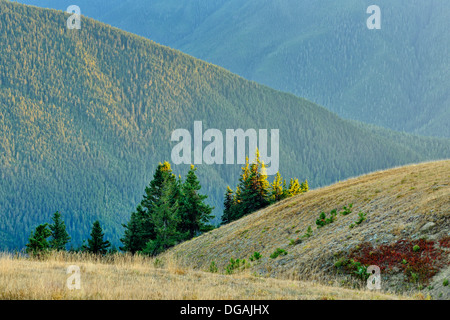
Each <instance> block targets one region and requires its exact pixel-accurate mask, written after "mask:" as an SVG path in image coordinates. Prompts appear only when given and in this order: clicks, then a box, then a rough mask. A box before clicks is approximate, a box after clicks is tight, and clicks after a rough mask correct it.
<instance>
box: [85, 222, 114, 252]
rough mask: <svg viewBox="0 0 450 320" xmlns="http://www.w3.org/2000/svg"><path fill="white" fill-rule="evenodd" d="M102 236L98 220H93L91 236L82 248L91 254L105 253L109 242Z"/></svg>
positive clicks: (109, 244)
mask: <svg viewBox="0 0 450 320" xmlns="http://www.w3.org/2000/svg"><path fill="white" fill-rule="evenodd" d="M104 236H105V234H104V233H103V230H102V227H101V225H100V221H98V220H97V221H95V222H94V223H93V225H92V231H91V238H90V239H88V244H87V246H84V248H83V250H84V251H87V252H90V253H93V254H102V255H103V254H105V253H107V252H108V248H109V247H110V246H111V243H110V242H109V241H107V240H104Z"/></svg>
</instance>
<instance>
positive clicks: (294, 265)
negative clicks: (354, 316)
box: [170, 160, 450, 299]
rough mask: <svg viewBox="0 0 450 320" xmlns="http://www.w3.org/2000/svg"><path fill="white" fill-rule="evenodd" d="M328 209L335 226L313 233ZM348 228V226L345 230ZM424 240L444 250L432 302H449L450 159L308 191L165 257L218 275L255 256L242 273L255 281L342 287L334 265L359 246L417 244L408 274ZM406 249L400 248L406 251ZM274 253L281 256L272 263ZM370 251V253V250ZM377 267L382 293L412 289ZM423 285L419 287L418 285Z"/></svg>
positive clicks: (401, 280) (392, 273)
mask: <svg viewBox="0 0 450 320" xmlns="http://www.w3.org/2000/svg"><path fill="white" fill-rule="evenodd" d="M349 204H353V207H352V213H350V214H348V215H345V216H344V215H341V214H339V212H340V211H342V208H343V206H347V207H348V206H349ZM333 209H337V212H338V215H337V216H336V219H335V221H334V222H333V223H331V224H328V225H325V226H323V227H321V228H317V226H316V220H317V219H318V218H319V215H320V213H321V212H322V211H323V212H325V213H327V217H328V213H329V212H330V211H331V210H333ZM360 211H361V212H364V213H367V216H366V220H365V221H363V222H362V223H360V224H359V225H357V224H355V221H357V220H358V213H359V212H360ZM351 224H355V226H354V227H353V228H350V227H349V226H350V225H351ZM308 226H311V227H312V235H311V236H310V237H309V238H308V237H302V236H303V235H304V234H305V233H306V231H307V228H308ZM419 239H422V240H419ZM423 239H428V240H427V241H430V243H429V244H431V241H434V242H435V243H434V246H435V247H436V248H437V247H439V250H443V252H441V254H442V255H441V259H440V261H439V263H440V264H439V268H438V269H439V270H440V272H438V273H437V274H436V275H435V276H434V278H432V279H431V280H430V282H429V283H431V284H434V286H435V288H434V289H435V290H441V291H439V292H434V294H435V297H438V296H439V295H440V293H441V292H443V295H440V296H441V297H442V296H444V297H446V298H447V299H448V298H450V295H449V293H450V292H449V291H450V290H449V289H448V286H447V287H443V286H442V283H443V281H442V279H444V278H447V279H448V278H449V276H450V269H449V267H448V266H449V259H448V253H449V244H450V243H449V239H450V161H449V160H446V161H439V162H430V163H423V164H417V165H410V166H406V167H399V168H395V169H390V170H387V171H379V172H375V173H371V174H368V175H364V176H361V177H357V178H352V179H349V180H347V181H343V182H339V183H336V184H333V185H331V186H328V187H324V188H320V189H316V190H312V191H310V192H308V193H305V194H302V195H299V196H295V197H293V198H290V199H287V200H284V201H282V202H280V203H278V204H275V205H272V206H270V207H268V208H266V209H263V210H260V211H258V212H255V213H253V214H251V215H249V216H246V217H244V218H242V219H240V220H237V221H235V222H232V223H230V224H228V225H225V226H222V227H221V228H219V229H216V230H213V231H211V232H209V233H207V234H203V235H201V236H199V237H198V238H195V239H193V240H191V241H188V242H185V243H182V244H180V245H178V246H176V247H175V248H173V249H172V250H170V253H171V254H174V255H175V256H177V257H179V259H181V260H182V261H184V263H186V264H188V265H190V266H192V267H195V268H199V269H203V270H208V269H209V268H210V265H211V262H212V261H214V263H215V265H216V266H217V268H218V270H220V271H222V272H223V270H224V268H225V267H226V266H227V265H229V262H230V259H231V258H233V259H241V260H242V259H246V260H247V262H248V261H249V257H250V256H251V255H252V254H254V252H259V253H260V254H261V255H262V257H261V258H260V259H259V260H257V261H254V262H251V263H250V265H251V266H249V268H250V269H251V271H254V272H255V274H259V275H263V276H271V277H277V278H278V277H279V278H304V279H309V280H311V279H322V280H327V281H333V282H335V283H339V284H341V283H342V282H341V280H343V279H346V276H348V274H346V273H345V272H343V273H341V274H338V273H337V271H338V268H337V267H336V266H337V264H336V263H337V262H339V261H341V262H342V261H343V260H342V258H343V257H346V256H348V255H349V254H352V253H353V256H354V257H358V254H359V251H358V250H362V247H363V243H365V242H368V243H371V244H372V245H373V246H374V247H376V246H378V245H386V246H389V245H392V244H393V243H396V242H397V241H398V240H411V241H419V242H418V243H420V246H421V248H420V250H419V251H417V252H410V256H407V257H405V260H407V261H406V263H405V264H404V265H405V266H409V264H411V267H414V266H413V265H412V263H413V261H414V257H416V258H417V257H419V255H427V254H429V252H428V251H427V252H424V251H421V250H424V248H425V247H424V245H423V244H422V242H420V241H423ZM439 241H440V244H439V243H438V242H439ZM413 245H414V244H412V245H411V248H406V249H407V250H409V249H412V246H413ZM277 248H280V249H283V250H285V251H286V252H287V254H286V255H283V254H281V255H280V256H279V257H277V258H271V257H270V255H271V254H273V253H274V252H275V251H276V249H277ZM403 249H405V248H403ZM392 250H394V249H392ZM373 252H375V253H376V252H377V251H376V250H375V249H373V250H372V254H373ZM392 252H393V251H392ZM430 252H431V251H430ZM416 254H417V255H418V256H415V255H416ZM430 256H432V255H430ZM389 257H390V253H386V252H385V254H384V256H383V257H381V258H382V259H381V260H383V259H386V260H387V259H390V258H389ZM381 260H380V261H379V262H380V263H381V262H382V261H381ZM383 263H384V262H383ZM374 264H375V263H374ZM384 266H385V265H381V264H380V268H382V270H381V274H382V277H383V278H382V279H383V281H385V283H383V289H385V290H404V289H405V288H407V287H408V284H409V285H410V286H411V287H413V288H417V285H416V286H414V284H411V281H406V284H405V283H404V282H405V281H404V280H405V279H403V276H405V277H406V279H407V280H408V279H409V276H410V274H406V275H402V276H401V277H400V278H399V276H398V275H397V276H396V275H395V273H396V272H395V271H396V270H388V269H387V268H386V269H384V268H383V267H384ZM411 270H412V269H411ZM397 271H399V270H397ZM388 275H389V276H388ZM385 276H386V277H385ZM347 280H348V279H347ZM409 280H410V279H409ZM344 281H345V280H344ZM425 283H427V282H426V281H424V283H421V285H423V286H425ZM444 294H445V295H446V296H445V295H444Z"/></svg>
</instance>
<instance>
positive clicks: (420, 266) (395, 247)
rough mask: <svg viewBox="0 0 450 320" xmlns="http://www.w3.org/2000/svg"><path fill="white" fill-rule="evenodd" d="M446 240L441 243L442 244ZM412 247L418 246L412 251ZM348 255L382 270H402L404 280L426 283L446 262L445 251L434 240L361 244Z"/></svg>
mask: <svg viewBox="0 0 450 320" xmlns="http://www.w3.org/2000/svg"><path fill="white" fill-rule="evenodd" d="M446 243H448V242H444V244H446ZM440 245H441V246H442V242H440ZM414 246H418V247H419V249H418V250H417V247H416V250H414V249H413V248H414ZM358 247H359V248H358V249H354V250H352V251H351V252H350V254H349V257H348V258H349V259H353V260H354V261H356V262H359V263H361V264H363V265H365V266H369V265H377V266H379V267H380V269H381V271H382V272H385V273H397V272H401V271H403V273H404V275H405V278H406V280H409V281H413V282H416V281H418V282H420V283H423V284H427V283H428V282H429V280H430V279H431V278H432V277H433V276H434V275H435V274H436V273H437V272H438V271H439V269H440V268H442V267H443V265H445V264H446V260H447V259H446V257H445V255H447V252H445V251H444V250H442V249H441V248H437V246H436V243H435V242H434V241H428V240H424V239H420V240H399V241H397V242H395V243H392V244H389V245H387V244H386V245H379V246H377V247H374V246H372V244H370V243H362V244H360V245H359V246H358Z"/></svg>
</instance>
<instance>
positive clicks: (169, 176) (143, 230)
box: [120, 161, 176, 254]
mask: <svg viewBox="0 0 450 320" xmlns="http://www.w3.org/2000/svg"><path fill="white" fill-rule="evenodd" d="M165 181H170V182H175V181H176V178H175V175H174V174H173V173H172V168H171V166H170V163H169V162H167V161H165V162H164V163H159V164H158V166H157V168H156V170H155V173H154V174H153V179H152V181H150V184H149V185H148V186H147V187H146V188H145V193H144V196H143V199H142V201H141V203H140V204H139V205H138V206H137V208H136V211H135V212H133V213H132V214H131V217H130V220H129V221H128V223H127V224H123V225H122V226H123V227H124V228H125V234H124V237H123V238H122V239H120V241H121V242H122V243H123V246H122V247H121V250H123V251H127V252H131V253H133V254H134V253H136V252H138V251H142V250H144V248H145V246H146V244H147V242H148V241H150V240H152V239H155V238H156V231H155V225H154V223H153V219H152V216H153V214H154V212H155V208H156V206H157V203H158V202H159V200H160V199H161V196H162V190H163V188H164V184H165Z"/></svg>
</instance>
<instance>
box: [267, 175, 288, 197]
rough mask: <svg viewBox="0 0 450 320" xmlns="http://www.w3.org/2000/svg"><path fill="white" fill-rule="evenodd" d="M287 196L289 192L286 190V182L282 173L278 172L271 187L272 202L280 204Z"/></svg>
mask: <svg viewBox="0 0 450 320" xmlns="http://www.w3.org/2000/svg"><path fill="white" fill-rule="evenodd" d="M287 196H288V192H287V190H286V180H283V178H282V177H281V175H280V172H277V174H276V175H275V178H274V180H273V183H272V184H271V185H270V202H271V203H275V202H278V201H280V200H283V199H284V198H286V197H287Z"/></svg>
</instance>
